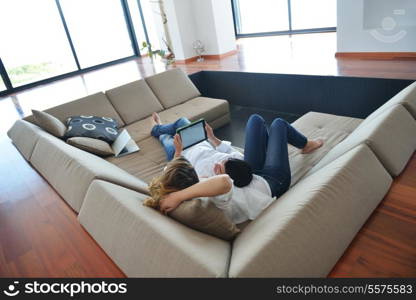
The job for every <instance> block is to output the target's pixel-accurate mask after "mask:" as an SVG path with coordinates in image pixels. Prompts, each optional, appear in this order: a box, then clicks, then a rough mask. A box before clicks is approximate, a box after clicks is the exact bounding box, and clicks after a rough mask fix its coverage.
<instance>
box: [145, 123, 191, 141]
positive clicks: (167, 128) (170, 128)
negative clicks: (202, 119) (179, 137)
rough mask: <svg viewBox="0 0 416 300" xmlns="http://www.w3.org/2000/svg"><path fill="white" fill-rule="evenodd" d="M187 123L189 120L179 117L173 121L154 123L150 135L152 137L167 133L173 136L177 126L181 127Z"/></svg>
mask: <svg viewBox="0 0 416 300" xmlns="http://www.w3.org/2000/svg"><path fill="white" fill-rule="evenodd" d="M189 124H191V121H189V120H188V119H187V118H180V119H178V120H176V121H175V122H173V123H169V124H162V125H155V126H154V127H153V128H152V131H151V135H152V136H154V137H159V136H160V135H162V134H169V135H171V136H174V135H175V134H176V130H177V129H178V128H181V127H183V126H186V125H189Z"/></svg>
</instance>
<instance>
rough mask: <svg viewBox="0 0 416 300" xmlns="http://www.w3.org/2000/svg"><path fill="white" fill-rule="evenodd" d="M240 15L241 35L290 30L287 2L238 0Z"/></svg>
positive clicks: (282, 0)
mask: <svg viewBox="0 0 416 300" xmlns="http://www.w3.org/2000/svg"><path fill="white" fill-rule="evenodd" d="M309 1H310V0H309ZM238 13H239V17H240V33H256V32H270V31H286V30H289V17H288V7H287V0H257V1H253V0H238Z"/></svg>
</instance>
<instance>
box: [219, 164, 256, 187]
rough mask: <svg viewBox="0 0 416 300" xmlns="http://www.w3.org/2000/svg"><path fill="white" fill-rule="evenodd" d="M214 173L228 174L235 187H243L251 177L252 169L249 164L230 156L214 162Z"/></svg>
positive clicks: (248, 182)
mask: <svg viewBox="0 0 416 300" xmlns="http://www.w3.org/2000/svg"><path fill="white" fill-rule="evenodd" d="M214 173H215V174H217V175H219V174H228V176H230V177H231V179H232V180H233V181H234V185H235V186H236V187H245V186H246V185H249V184H250V182H251V180H252V179H253V170H252V169H251V167H250V165H249V164H248V163H247V162H245V161H244V160H241V159H237V158H230V159H228V160H224V161H222V162H220V163H217V164H215V166H214Z"/></svg>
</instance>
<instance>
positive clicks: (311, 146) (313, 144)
mask: <svg viewBox="0 0 416 300" xmlns="http://www.w3.org/2000/svg"><path fill="white" fill-rule="evenodd" d="M323 144H324V140H323V139H316V140H311V141H308V143H307V144H306V146H305V148H303V149H302V154H308V153H311V152H313V151H315V150H316V149H318V148H320V147H321V146H322V145H323Z"/></svg>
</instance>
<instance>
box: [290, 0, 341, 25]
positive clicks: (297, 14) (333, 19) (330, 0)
mask: <svg viewBox="0 0 416 300" xmlns="http://www.w3.org/2000/svg"><path fill="white" fill-rule="evenodd" d="M291 10H292V28H293V29H294V30H295V29H310V28H324V27H336V26H337V7H336V0H314V1H311V0H291Z"/></svg>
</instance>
